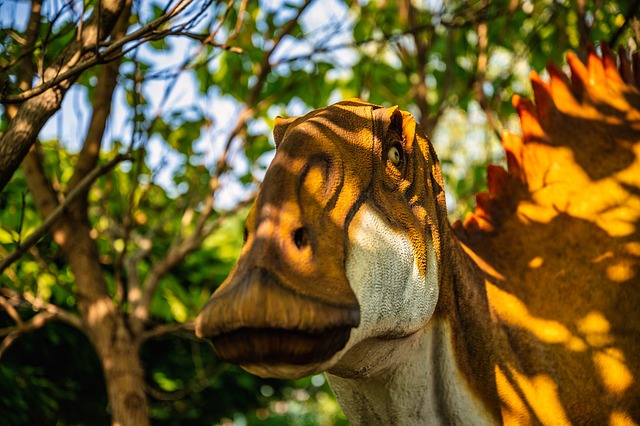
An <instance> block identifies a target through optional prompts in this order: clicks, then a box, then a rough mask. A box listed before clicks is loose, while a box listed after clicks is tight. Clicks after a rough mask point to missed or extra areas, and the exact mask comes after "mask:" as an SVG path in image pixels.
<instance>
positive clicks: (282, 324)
mask: <svg viewBox="0 0 640 426" xmlns="http://www.w3.org/2000/svg"><path fill="white" fill-rule="evenodd" d="M359 323H360V309H359V307H358V305H357V304H355V305H352V304H348V303H345V304H343V305H339V304H336V303H328V302H326V301H321V300H318V299H317V298H313V297H308V296H304V295H300V294H298V293H296V292H295V291H292V290H291V289H289V288H288V287H286V286H285V285H284V284H283V283H282V280H281V279H280V277H278V276H276V274H275V273H273V272H271V271H269V270H266V269H264V268H252V269H250V270H248V271H247V272H245V273H243V274H237V275H236V274H232V277H231V278H230V280H229V282H227V283H225V284H223V286H222V287H221V288H220V289H219V291H217V292H215V293H214V295H213V296H212V297H211V299H210V300H209V302H208V303H207V305H206V306H205V307H204V308H203V310H202V312H201V313H200V315H199V316H198V318H197V320H196V324H195V325H196V327H195V328H196V330H195V331H196V335H197V336H198V337H200V338H204V339H206V340H209V341H210V342H211V343H212V344H213V347H214V349H215V351H216V353H217V354H218V355H219V356H220V358H221V359H222V360H224V361H227V362H231V363H233V364H240V365H262V366H277V365H280V366H281V365H297V366H302V365H307V366H309V365H311V364H316V363H319V362H323V361H326V360H328V359H330V358H331V357H332V356H333V355H335V354H336V352H338V351H340V350H341V349H342V348H344V347H345V345H346V344H347V341H348V340H349V337H350V335H351V330H352V329H353V328H354V327H357V326H358V325H359ZM264 371H265V373H264V374H265V375H266V374H271V373H270V371H269V368H266V369H265V370H264Z"/></svg>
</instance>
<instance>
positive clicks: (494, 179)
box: [196, 46, 640, 425]
mask: <svg viewBox="0 0 640 426" xmlns="http://www.w3.org/2000/svg"><path fill="white" fill-rule="evenodd" d="M568 59H569V66H570V68H571V79H570V80H569V79H567V77H566V76H565V75H564V74H563V73H562V72H560V71H559V70H558V69H557V68H556V67H554V66H553V65H549V68H548V70H549V75H550V82H549V83H544V82H542V81H541V80H540V78H539V77H538V76H537V75H535V74H533V75H532V83H533V88H534V92H535V96H536V104H534V103H532V102H530V101H527V100H523V99H521V98H517V97H516V98H515V99H514V105H515V107H516V110H517V111H518V114H519V115H520V119H521V123H522V128H523V136H522V137H518V136H515V135H511V134H508V133H505V134H504V135H503V145H504V147H505V151H506V154H507V162H508V170H504V169H502V168H499V167H495V166H491V167H490V168H489V170H488V187H489V191H488V193H486V194H479V195H478V196H477V208H476V211H475V212H474V213H472V214H470V215H469V216H468V217H467V218H466V219H465V221H464V222H457V223H454V224H453V226H450V225H449V222H448V220H447V216H446V206H445V200H444V192H443V185H442V178H441V174H440V168H439V164H438V160H437V157H436V154H435V152H434V150H433V147H432V145H431V143H430V142H429V140H428V138H427V137H426V136H425V135H424V133H423V132H422V130H421V129H420V127H419V126H418V125H417V124H416V122H415V120H414V119H413V118H412V117H411V115H410V114H408V113H406V112H402V111H400V110H399V109H398V108H397V107H392V108H384V107H381V106H377V105H372V104H368V103H365V102H362V101H360V100H355V99H354V100H348V101H343V102H339V103H337V104H334V105H332V106H329V107H326V108H323V109H319V110H315V111H312V112H310V113H309V114H307V115H305V116H302V117H294V118H287V119H278V120H277V121H276V124H275V129H274V136H275V141H276V146H277V149H276V156H275V158H274V161H273V163H272V164H271V166H270V168H269V170H268V171H267V174H266V176H265V180H264V182H263V186H262V188H261V191H260V194H259V195H258V198H257V200H256V203H255V205H254V206H253V208H252V209H251V211H250V213H249V216H248V218H247V221H246V232H245V237H246V241H245V245H244V247H243V250H242V253H241V256H240V259H239V260H238V263H237V265H236V267H235V268H234V270H233V271H232V272H231V274H230V275H229V277H228V278H227V280H226V281H225V282H224V283H223V284H222V285H221V286H220V288H219V289H218V290H217V291H216V292H215V293H214V294H213V296H212V297H211V299H210V300H209V302H208V303H207V305H206V306H205V307H204V308H203V310H202V312H201V313H200V315H199V316H198V318H197V321H196V334H197V335H198V336H199V337H202V338H207V339H209V340H211V341H212V342H213V344H214V347H215V349H216V351H217V353H218V354H219V355H220V356H221V357H222V358H223V359H225V360H227V361H230V362H234V363H238V364H241V365H242V366H243V367H244V368H245V369H247V370H248V371H250V372H253V373H255V374H257V375H260V376H263V377H288V378H295V377H302V376H305V375H309V374H315V373H317V372H321V371H325V372H326V373H327V377H328V379H329V383H330V384H331V386H332V388H333V390H334V392H335V394H336V397H337V399H338V401H339V402H340V404H341V406H342V408H343V410H344V412H345V414H346V415H347V417H348V418H349V420H350V421H351V422H352V423H353V424H362V425H374V424H402V425H411V424H415V425H424V424H473V425H476V424H549V425H557V424H640V380H639V379H638V377H637V376H638V375H639V374H640V308H638V307H639V306H640V288H639V286H640V91H639V90H638V86H639V85H640V72H638V66H637V65H638V57H637V56H636V57H635V60H636V65H635V66H634V65H632V64H631V63H630V62H629V61H628V60H627V59H626V57H621V59H620V60H619V63H620V69H618V68H616V58H615V56H614V55H613V54H612V53H611V52H610V51H609V49H608V48H607V47H606V46H603V57H602V58H599V57H598V56H597V55H596V54H595V53H594V52H591V53H590V55H589V58H588V62H587V64H586V65H584V64H582V63H581V62H580V61H579V60H578V59H577V58H575V56H572V55H569V57H568Z"/></svg>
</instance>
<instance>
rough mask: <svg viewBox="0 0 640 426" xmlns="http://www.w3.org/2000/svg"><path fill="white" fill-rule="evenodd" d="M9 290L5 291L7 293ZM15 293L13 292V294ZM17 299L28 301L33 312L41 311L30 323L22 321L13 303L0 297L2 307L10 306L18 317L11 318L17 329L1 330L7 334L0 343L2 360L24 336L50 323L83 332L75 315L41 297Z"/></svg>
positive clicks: (27, 296) (80, 323)
mask: <svg viewBox="0 0 640 426" xmlns="http://www.w3.org/2000/svg"><path fill="white" fill-rule="evenodd" d="M6 291H7V289H5V292H6ZM12 293H13V292H12ZM13 296H14V297H17V299H18V300H22V299H24V300H26V301H27V302H29V304H30V305H31V307H32V308H33V310H35V311H39V312H38V313H37V314H36V315H34V316H33V317H31V318H30V319H29V320H28V321H22V320H21V319H20V316H19V315H18V313H17V312H16V311H15V308H13V306H12V305H11V303H10V302H9V301H8V300H7V299H6V298H5V297H4V296H0V305H3V306H6V307H7V306H8V307H10V308H12V310H13V312H14V313H15V315H18V316H17V318H15V317H14V315H13V314H12V315H11V317H12V318H13V319H14V321H16V324H17V326H16V327H10V328H8V329H4V330H0V335H2V334H5V335H6V337H5V338H4V339H3V340H2V342H1V343H0V359H1V358H2V356H3V355H4V353H5V352H6V351H7V349H9V347H10V346H11V345H12V344H13V343H14V342H15V341H16V340H17V339H18V338H19V337H20V336H22V335H23V334H26V333H30V332H32V331H35V330H37V329H39V328H42V327H43V326H44V325H45V324H47V323H48V322H50V321H62V322H65V323H67V324H69V325H72V326H73V327H76V328H77V329H79V330H83V325H82V321H81V320H80V318H79V317H77V316H76V315H73V314H72V313H70V312H67V311H65V310H64V309H61V308H60V307H58V306H56V305H53V304H51V303H46V302H44V301H43V300H42V299H40V298H39V297H34V296H31V295H28V294H24V295H22V298H21V297H20V296H18V295H17V293H16V294H14V295H13Z"/></svg>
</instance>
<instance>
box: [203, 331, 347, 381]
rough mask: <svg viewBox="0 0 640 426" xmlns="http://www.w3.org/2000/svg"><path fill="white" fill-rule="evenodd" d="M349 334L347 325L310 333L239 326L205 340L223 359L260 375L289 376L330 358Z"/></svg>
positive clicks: (342, 344)
mask: <svg viewBox="0 0 640 426" xmlns="http://www.w3.org/2000/svg"><path fill="white" fill-rule="evenodd" d="M350 334H351V328H350V327H341V328H333V329H329V330H326V331H322V332H312V333H310V332H304V331H298V330H283V329H257V328H241V329H238V330H235V331H231V332H225V333H222V334H220V335H218V336H211V337H209V340H211V342H212V343H213V346H214V348H215V350H216V352H217V353H218V355H219V356H220V358H221V359H223V360H224V361H227V362H231V363H233V364H240V365H242V366H243V367H244V368H245V369H247V370H249V371H251V372H254V373H256V374H258V375H260V376H268V377H289V378H293V377H294V376H298V377H301V376H304V375H306V374H311V373H313V372H314V371H309V370H314V369H315V368H316V367H314V366H320V365H323V364H324V363H325V362H326V361H328V360H330V359H331V358H332V357H333V355H335V354H336V353H337V352H338V351H340V350H341V349H342V348H344V346H345V344H346V343H347V341H348V340H349V336H350ZM301 371H304V372H305V373H300V372H301Z"/></svg>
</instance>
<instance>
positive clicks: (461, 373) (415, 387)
mask: <svg viewBox="0 0 640 426" xmlns="http://www.w3.org/2000/svg"><path fill="white" fill-rule="evenodd" d="M445 241H448V244H446V247H448V248H449V252H448V253H447V256H446V257H447V258H449V259H450V261H446V262H445V264H448V265H455V267H449V268H447V269H446V271H445V273H443V274H442V277H441V280H442V282H441V289H440V300H439V304H438V308H437V311H436V314H434V317H433V318H432V320H430V321H429V322H428V324H427V325H426V326H425V327H424V328H423V329H421V330H420V331H418V332H417V333H415V334H413V335H411V336H409V337H407V338H403V339H397V340H387V341H382V340H381V341H377V342H369V344H368V345H367V348H366V350H364V349H363V350H362V351H358V352H363V353H367V354H368V355H369V356H370V355H371V353H372V352H375V351H376V350H372V348H374V347H375V348H376V349H377V351H378V352H388V353H389V354H390V355H389V357H391V358H393V362H391V363H389V366H388V367H386V368H383V369H381V370H379V371H376V372H374V373H372V374H370V375H367V376H366V377H357V378H345V377H339V376H337V375H333V374H329V373H328V374H327V377H328V379H329V382H330V384H331V387H332V389H333V390H334V392H335V394H336V398H337V399H338V401H339V402H340V405H341V406H342V407H343V409H344V410H345V414H346V415H347V417H348V418H349V420H350V421H351V422H353V424H362V425H369V424H416V425H423V424H494V423H496V420H495V419H496V418H499V412H498V410H499V408H498V407H499V404H498V400H497V394H496V392H495V384H494V383H495V381H494V377H493V370H492V368H491V364H490V357H491V356H492V355H491V350H492V349H491V347H490V346H489V345H488V344H487V342H488V341H489V340H488V339H483V337H482V336H484V335H486V333H487V332H488V331H487V330H483V329H482V328H484V327H485V326H486V325H487V324H488V323H489V322H490V318H489V314H488V309H487V308H486V306H487V302H486V297H485V296H483V294H484V290H483V288H484V287H483V285H484V283H483V279H482V275H481V274H480V272H479V270H478V269H477V266H476V265H475V263H474V262H473V261H472V260H471V259H470V258H469V257H468V255H467V254H466V253H465V252H464V250H463V249H462V247H461V246H460V245H459V243H457V241H456V240H453V239H450V240H445ZM445 250H446V249H445ZM454 330H455V331H454ZM389 347H393V349H392V350H389V349H388V348H389ZM352 355H353V354H352ZM353 357H355V358H359V357H360V354H358V353H356V354H355V355H353ZM480 390H482V392H480ZM488 390H489V391H488Z"/></svg>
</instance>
